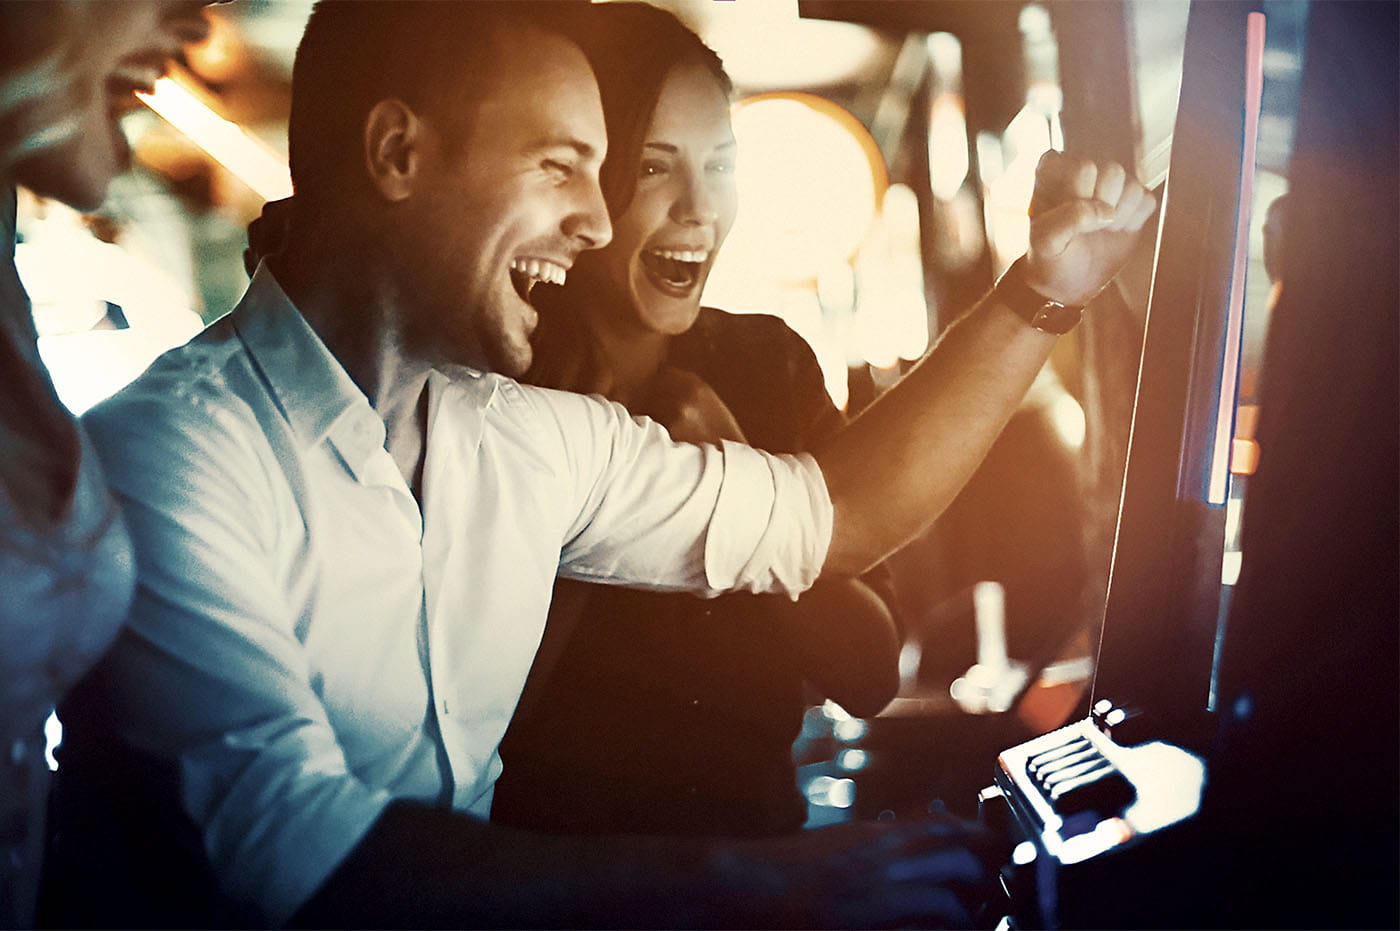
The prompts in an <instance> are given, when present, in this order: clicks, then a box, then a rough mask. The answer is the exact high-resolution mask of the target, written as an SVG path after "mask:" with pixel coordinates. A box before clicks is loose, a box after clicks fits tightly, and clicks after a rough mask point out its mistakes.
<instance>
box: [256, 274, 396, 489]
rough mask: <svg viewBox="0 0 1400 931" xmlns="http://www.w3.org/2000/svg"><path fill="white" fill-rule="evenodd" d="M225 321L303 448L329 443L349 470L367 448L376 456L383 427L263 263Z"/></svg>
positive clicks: (381, 446)
mask: <svg viewBox="0 0 1400 931" xmlns="http://www.w3.org/2000/svg"><path fill="white" fill-rule="evenodd" d="M232 322H233V327H234V330H235V332H237V333H238V338H239V339H240V340H241V341H242V343H243V346H244V348H245V349H246V350H247V352H248V355H249V356H250V357H251V359H252V361H253V364H254V365H255V366H256V367H257V369H258V371H259V372H260V373H261V374H262V377H263V379H264V380H265V381H266V382H267V385H268V387H269V389H270V390H271V392H272V394H273V396H274V397H275V398H276V400H277V404H278V406H279V407H280V408H281V409H282V413H283V416H285V417H286V418H287V422H288V423H289V424H290V425H291V428H292V431H293V432H294V433H295V434H296V436H297V438H298V440H300V441H301V446H302V448H303V449H309V448H311V447H312V446H315V445H316V444H318V443H320V442H321V441H322V440H324V439H326V438H327V437H329V438H330V439H331V441H332V442H333V443H334V445H335V446H336V447H337V449H339V450H340V451H341V454H342V455H343V456H345V457H346V460H347V462H348V464H349V465H350V466H351V468H352V469H356V470H358V467H359V465H360V464H361V463H362V462H363V460H364V458H365V457H366V456H368V455H369V454H370V453H371V452H372V451H373V450H374V449H375V448H378V449H381V450H382V449H383V447H384V421H383V420H382V419H381V418H380V417H379V415H378V414H376V413H375V412H374V409H373V408H372V407H371V406H370V403H369V399H368V398H366V397H365V394H364V392H363V391H361V390H360V389H359V387H358V386H357V385H356V384H355V382H354V380H353V379H351V378H350V375H349V373H348V372H346V371H345V368H344V366H342V365H341V364H340V362H339V361H338V360H337V359H336V358H335V356H333V355H332V354H331V351H330V350H329V349H327V348H326V344H325V343H323V342H322V341H321V338H320V337H319V336H317V335H316V331H315V330H313V329H312V328H311V325H310V324H309V323H307V322H306V319H305V318H304V317H303V316H302V315H301V312H300V311H298V310H297V309H296V306H295V305H294V304H293V303H292V301H291V299H290V298H289V297H287V293H286V292H285V291H283V290H282V286H281V285H280V284H279V283H278V282H277V278H276V277H275V276H274V275H273V273H272V270H271V269H270V268H268V266H267V263H266V262H264V263H262V264H260V265H259V266H258V269H257V271H256V272H254V274H253V280H252V282H251V283H250V284H249V285H248V291H247V293H246V294H244V295H243V300H242V301H241V302H239V305H238V307H237V308H235V309H234V312H233V315H232Z"/></svg>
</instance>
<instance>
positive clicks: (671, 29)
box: [580, 2, 734, 217]
mask: <svg viewBox="0 0 1400 931" xmlns="http://www.w3.org/2000/svg"><path fill="white" fill-rule="evenodd" d="M580 44H581V45H583V50H584V53H585V54H586V55H587V56H588V59H589V61H590V62H591V63H592V65H593V73H594V74H595V75H596V76H597V78H598V92H599V94H600V95H601V96H602V100H603V115H604V118H605V119H606V121H607V127H608V158H607V161H606V162H604V163H603V170H602V186H603V196H604V198H606V200H607V202H608V210H609V212H610V213H611V214H612V215H613V216H614V217H616V216H619V215H621V214H622V212H623V211H624V210H626V209H627V205H628V204H629V203H631V201H632V195H633V193H634V192H635V191H636V188H637V166H638V164H639V163H640V161H641V155H642V145H643V144H644V143H645V142H646V139H645V136H646V131H647V127H648V126H649V125H650V124H651V115H652V111H653V110H655V109H656V102H657V100H659V99H660V97H661V85H662V83H663V82H664V81H665V80H666V75H667V73H669V72H670V70H671V69H672V68H674V67H675V66H677V65H680V64H689V63H695V64H701V65H704V66H705V67H706V68H707V69H709V71H710V73H711V74H712V75H714V78H715V81H716V82H717V83H718V84H719V86H720V87H721V88H722V89H723V91H724V93H725V94H726V95H728V94H730V93H732V92H733V89H734V87H733V84H732V83H731V82H730V80H729V75H727V74H725V72H724V64H723V63H722V62H721V61H720V58H719V56H718V55H716V54H715V52H714V50H713V49H711V48H710V47H709V46H708V45H706V44H705V43H704V42H702V41H701V40H700V37H699V36H697V35H696V34H695V33H694V32H691V31H690V29H689V28H688V27H687V26H686V25H685V24H684V23H682V22H681V21H680V20H679V19H677V18H676V17H675V15H674V14H672V13H670V12H668V11H666V10H663V9H660V8H658V7H654V6H651V5H650V4H647V3H635V2H617V3H602V4H597V5H595V6H594V7H593V10H592V14H591V21H590V23H589V29H588V31H587V34H586V35H585V36H584V37H582V38H581V39H580Z"/></svg>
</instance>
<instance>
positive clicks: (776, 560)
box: [705, 441, 832, 599]
mask: <svg viewBox="0 0 1400 931" xmlns="http://www.w3.org/2000/svg"><path fill="white" fill-rule="evenodd" d="M721 448H722V451H723V455H724V482H723V484H722V485H721V487H720V492H719V498H718V501H717V502H716V504H715V513H714V518H713V520H712V522H711V524H710V530H709V533H708V535H707V536H706V539H705V579H706V582H707V584H708V585H709V587H710V588H711V589H712V590H714V591H716V592H721V591H733V590H741V591H749V592H755V593H766V592H782V593H784V594H786V595H788V596H789V597H791V598H794V599H795V598H797V596H798V595H799V594H801V593H802V592H804V591H806V590H807V589H808V588H809V587H811V585H812V582H814V581H815V580H816V578H817V576H818V575H819V574H820V573H821V568H822V565H823V564H824V563H825V561H826V552H827V548H828V547H829V546H830V545H831V530H832V506H831V496H830V495H829V494H828V492H827V488H826V480H825V479H824V478H823V477H822V472H821V468H820V467H819V466H818V465H817V461H816V459H814V458H813V457H812V456H811V455H809V454H807V453H799V454H797V455H774V454H772V453H766V452H764V451H762V450H758V449H753V448H752V447H749V446H745V445H743V444H741V443H731V442H729V441H725V442H724V443H723V444H722V447H721Z"/></svg>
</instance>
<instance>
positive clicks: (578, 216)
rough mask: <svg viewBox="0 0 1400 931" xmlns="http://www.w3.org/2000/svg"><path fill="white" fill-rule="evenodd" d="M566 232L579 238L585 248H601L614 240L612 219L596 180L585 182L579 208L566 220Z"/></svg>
mask: <svg viewBox="0 0 1400 931" xmlns="http://www.w3.org/2000/svg"><path fill="white" fill-rule="evenodd" d="M564 232H565V233H567V234H568V235H569V236H570V237H572V238H574V239H577V240H579V242H581V243H582V244H583V248H584V249H601V248H603V247H604V246H606V245H607V244H608V243H609V242H611V241H612V235H613V234H612V220H611V219H609V217H608V205H607V202H606V201H604V200H603V189H602V188H601V187H599V186H598V182H597V181H596V180H589V181H587V182H585V183H584V185H583V190H582V192H581V193H580V196H579V204H578V208H577V209H576V210H575V211H574V212H573V213H571V214H569V216H568V218H567V219H566V220H565V221H564Z"/></svg>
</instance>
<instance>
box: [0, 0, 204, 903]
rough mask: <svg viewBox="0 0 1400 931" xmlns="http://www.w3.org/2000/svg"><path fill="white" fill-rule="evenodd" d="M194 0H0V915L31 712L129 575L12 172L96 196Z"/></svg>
mask: <svg viewBox="0 0 1400 931" xmlns="http://www.w3.org/2000/svg"><path fill="white" fill-rule="evenodd" d="M201 6H202V3H199V2H190V0H164V2H157V0H148V2H139V3H138V2H130V3H120V4H83V3H25V2H16V0H0V226H3V232H0V236H3V243H4V249H5V252H4V255H3V259H0V928H11V927H27V926H29V925H30V924H32V923H33V920H34V898H35V889H36V885H37V876H38V867H39V859H40V853H41V850H42V844H43V836H44V831H43V812H44V805H45V796H46V793H47V789H48V778H47V777H48V770H47V768H46V766H45V761H44V721H45V719H46V718H47V717H48V715H49V713H50V712H51V711H52V710H53V707H54V704H55V703H56V702H57V701H58V699H59V698H60V697H61V696H62V694H63V693H64V691H65V690H66V689H67V688H68V686H70V685H72V683H73V682H74V681H75V680H76V679H77V678H78V677H79V676H80V675H81V674H82V673H83V672H84V671H85V670H86V669H87V668H88V666H90V665H91V664H92V662H93V661H94V660H96V659H97V656H98V655H99V654H100V653H101V651H102V650H103V649H104V648H105V647H106V646H107V644H108V643H109V642H110V641H111V639H112V637H113V636H114V635H115V634H116V631H117V629H118V627H119V626H120V624H121V623H122V621H123V620H124V619H125V617H126V611H127V606H128V602H129V600H130V597H131V589H132V584H133V574H132V573H133V566H132V561H131V547H130V544H129V542H128V540H127V537H126V532H125V530H124V529H123V525H122V523H121V520H120V517H119V515H118V513H117V509H116V505H115V504H114V503H113V501H112V499H111V498H110V497H109V496H108V494H107V490H106V487H105V486H104V484H103V482H102V478H101V475H100V473H99V471H98V468H97V464H96V458H95V456H94V455H93V454H92V450H91V448H90V447H89V446H88V444H87V442H86V440H85V439H84V437H83V433H82V431H81V429H80V428H79V427H78V425H77V424H76V423H75V422H74V421H73V418H72V417H70V416H69V414H68V412H67V411H66V410H65V409H64V408H63V406H62V405H61V404H60V403H59V400H58V395H57V394H56V393H55V391H54V387H53V382H52V381H51V380H50V379H49V376H48V372H47V371H46V370H45V369H44V365H43V362H42V361H41V360H40V359H39V351H38V337H37V335H36V333H35V329H34V322H33V319H32V317H31V314H30V305H29V298H28V296H27V295H26V294H25V291H24V287H23V285H22V284H21V283H20V280H19V275H18V273H17V272H16V270H15V263H14V236H15V187H16V186H17V185H24V186H26V187H28V188H29V189H31V190H33V191H34V192H35V193H38V194H41V195H43V196H46V197H53V198H56V199H58V200H61V201H64V202H66V203H68V204H71V205H72V206H74V207H77V208H79V209H93V208H95V207H97V206H98V204H100V203H101V201H102V199H103V197H104V196H105V194H106V191H107V185H108V184H109V183H110V182H111V181H112V179H113V178H114V177H115V176H116V175H117V174H119V173H120V172H121V171H122V170H124V169H125V167H126V163H127V160H128V158H129V152H128V150H127V145H126V140H125V137H124V136H123V135H122V132H121V127H120V126H119V125H118V122H117V120H118V117H119V115H120V113H121V112H122V111H123V110H124V109H125V108H126V107H127V106H128V105H129V104H130V103H134V98H133V97H132V92H133V91H134V90H138V89H149V88H150V86H151V84H152V82H154V81H155V79H156V78H157V77H159V76H160V74H161V72H162V71H163V70H164V68H165V61H166V59H167V58H169V57H170V56H172V55H174V54H176V53H177V52H178V51H179V49H180V44H181V43H182V42H186V41H197V40H199V39H201V38H203V37H204V35H205V34H206V32H207V29H208V27H207V25H206V24H205V21H204V19H203V13H202V12H201V10H200V7H201Z"/></svg>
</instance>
